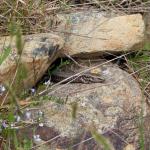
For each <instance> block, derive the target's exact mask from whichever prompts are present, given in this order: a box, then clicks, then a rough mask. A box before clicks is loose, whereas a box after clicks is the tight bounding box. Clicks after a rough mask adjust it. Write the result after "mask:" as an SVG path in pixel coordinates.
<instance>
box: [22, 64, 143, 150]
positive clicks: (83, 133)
mask: <svg viewBox="0 0 150 150" xmlns="http://www.w3.org/2000/svg"><path fill="white" fill-rule="evenodd" d="M98 70H99V71H100V72H101V75H102V76H103V77H104V78H105V82H104V83H93V84H82V83H72V84H62V85H59V86H58V87H57V86H56V87H55V88H54V89H51V92H50V93H49V98H48V97H47V98H46V99H47V102H46V101H45V102H44V103H43V105H41V106H40V107H39V108H38V109H37V110H36V109H31V110H30V109H28V110H27V111H26V112H25V114H26V113H28V114H29V113H31V114H32V115H31V114H30V117H31V118H32V120H34V119H35V120H36V118H37V114H39V112H40V113H41V111H42V113H43V115H44V120H45V121H44V126H43V127H38V128H37V130H36V131H35V132H34V133H35V134H37V135H39V137H40V139H41V140H44V141H48V140H50V143H51V148H52V147H53V148H54V147H55V148H56V147H57V148H60V149H68V148H73V149H78V148H79V147H81V145H82V148H83V149H86V148H87V149H89V150H91V149H94V148H95V149H100V150H101V148H100V147H101V146H99V145H97V144H96V143H95V142H94V140H93V138H91V134H90V130H91V129H92V128H94V129H95V130H96V132H97V133H99V134H102V135H104V136H105V137H107V138H108V139H109V140H110V142H111V143H112V144H110V145H111V147H112V149H113V147H114V149H115V150H120V149H123V148H124V147H125V146H126V144H127V143H133V144H134V145H135V146H136V147H138V144H137V143H138V142H137V141H138V124H137V123H138V122H137V121H138V119H139V117H140V112H141V106H142V104H141V103H142V100H143V97H142V92H141V90H140V87H139V85H138V83H137V81H136V80H135V79H134V78H133V77H132V76H131V75H130V74H128V73H127V72H125V71H123V70H121V69H120V68H118V67H117V66H115V65H112V64H105V65H101V67H99V69H98V68H97V69H96V70H95V71H98ZM48 99H49V100H50V101H48ZM144 108H145V107H144ZM144 113H146V111H145V109H144ZM33 114H34V115H33ZM33 116H34V117H33ZM35 116H36V117H35ZM33 118H34V119H33ZM28 119H29V118H28ZM28 119H27V120H28ZM31 131H32V130H30V132H31ZM28 132H29V131H28ZM82 142H83V143H82ZM81 143H82V144H81ZM135 143H136V144H137V145H136V144H135ZM112 145H113V146H112ZM55 148H54V149H55Z"/></svg>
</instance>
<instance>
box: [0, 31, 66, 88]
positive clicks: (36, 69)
mask: <svg viewBox="0 0 150 150" xmlns="http://www.w3.org/2000/svg"><path fill="white" fill-rule="evenodd" d="M23 40H24V43H25V44H24V48H23V52H22V56H21V60H20V63H21V64H22V66H23V67H24V68H25V69H24V70H25V72H26V73H24V74H27V75H26V78H25V79H24V80H23V83H22V86H23V87H24V88H29V87H32V86H34V85H35V84H36V83H37V81H38V80H39V79H40V78H41V77H42V75H43V74H44V73H45V71H46V70H47V68H48V67H49V66H50V65H51V63H52V62H53V61H54V60H55V59H56V58H57V57H58V56H59V54H60V51H61V48H62V47H63V44H64V41H63V40H62V39H61V37H59V36H57V35H54V34H50V33H48V34H34V35H28V36H25V37H23ZM8 48H10V49H11V52H10V54H9V55H8V56H7V57H6V58H5V60H4V61H3V62H2V64H1V65H0V84H5V83H7V84H8V85H9V84H10V83H11V82H12V80H13V78H14V76H15V72H16V68H17V63H16V60H17V59H18V57H19V56H18V55H17V49H16V43H15V39H14V40H12V41H11V40H10V37H1V38H0V54H1V55H2V54H4V53H5V52H4V51H5V50H6V49H8ZM18 71H20V72H21V71H22V70H18Z"/></svg>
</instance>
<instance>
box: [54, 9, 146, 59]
mask: <svg viewBox="0 0 150 150" xmlns="http://www.w3.org/2000/svg"><path fill="white" fill-rule="evenodd" d="M58 18H59V19H58V20H60V22H62V23H60V22H59V25H58V27H57V29H56V30H57V33H59V32H60V33H62V37H63V38H64V39H65V52H66V53H67V54H69V55H80V56H82V57H83V53H87V54H90V55H91V53H93V54H96V55H99V54H102V53H104V52H122V51H130V50H139V49H140V48H141V47H142V42H143V40H144V31H145V25H144V21H143V19H142V15H140V14H134V15H125V16H118V15H114V14H113V15H109V14H104V13H103V12H97V11H94V10H89V11H81V12H80V11H78V12H73V13H69V14H63V15H59V16H58Z"/></svg>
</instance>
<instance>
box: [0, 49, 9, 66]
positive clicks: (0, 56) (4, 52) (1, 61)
mask: <svg viewBox="0 0 150 150" xmlns="http://www.w3.org/2000/svg"><path fill="white" fill-rule="evenodd" d="M10 52H11V48H10V47H7V48H4V51H3V52H2V54H1V55H0V65H1V64H2V63H3V61H4V60H5V59H6V58H7V57H8V55H9V54H10Z"/></svg>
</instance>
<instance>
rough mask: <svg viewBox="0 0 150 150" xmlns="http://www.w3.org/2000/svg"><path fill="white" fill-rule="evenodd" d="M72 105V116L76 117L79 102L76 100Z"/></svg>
mask: <svg viewBox="0 0 150 150" xmlns="http://www.w3.org/2000/svg"><path fill="white" fill-rule="evenodd" d="M71 107H72V118H73V119H76V116H77V109H78V104H77V103H76V102H73V103H72V105H71Z"/></svg>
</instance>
